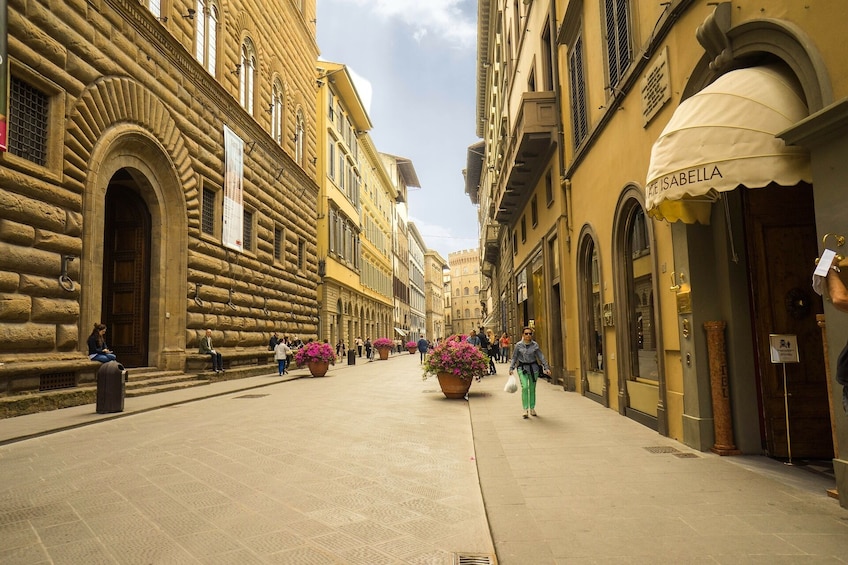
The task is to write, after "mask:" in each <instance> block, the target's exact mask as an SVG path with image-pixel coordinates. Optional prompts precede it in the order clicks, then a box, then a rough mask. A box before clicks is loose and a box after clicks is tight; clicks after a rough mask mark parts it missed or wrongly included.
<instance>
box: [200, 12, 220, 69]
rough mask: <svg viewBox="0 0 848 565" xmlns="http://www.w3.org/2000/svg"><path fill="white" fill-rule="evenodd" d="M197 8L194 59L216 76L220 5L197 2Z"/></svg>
mask: <svg viewBox="0 0 848 565" xmlns="http://www.w3.org/2000/svg"><path fill="white" fill-rule="evenodd" d="M196 6H197V7H196V8H195V14H194V23H195V38H194V40H195V44H194V57H195V58H196V59H197V60H198V61H199V62H200V64H201V65H203V68H204V69H206V71H207V72H208V73H209V74H210V75H212V76H215V65H216V63H217V53H218V44H217V42H218V12H219V9H218V4H217V3H215V2H207V1H206V0H197V4H196Z"/></svg>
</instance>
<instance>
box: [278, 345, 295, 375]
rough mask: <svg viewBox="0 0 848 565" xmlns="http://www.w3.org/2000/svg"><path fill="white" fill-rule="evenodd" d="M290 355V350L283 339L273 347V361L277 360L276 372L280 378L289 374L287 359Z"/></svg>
mask: <svg viewBox="0 0 848 565" xmlns="http://www.w3.org/2000/svg"><path fill="white" fill-rule="evenodd" d="M291 353H292V350H291V348H290V347H289V344H288V343H286V340H284V339H281V340H280V341H278V342H277V345H275V346H274V359H276V360H277V371H278V372H279V373H280V376H283V375H284V374H286V373H288V372H289V371H288V359H289V356H290V355H291Z"/></svg>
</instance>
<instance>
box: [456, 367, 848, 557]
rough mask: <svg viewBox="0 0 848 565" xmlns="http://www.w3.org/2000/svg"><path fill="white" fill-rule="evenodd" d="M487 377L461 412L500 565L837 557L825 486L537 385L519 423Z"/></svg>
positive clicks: (838, 530)
mask: <svg viewBox="0 0 848 565" xmlns="http://www.w3.org/2000/svg"><path fill="white" fill-rule="evenodd" d="M498 371H499V372H500V373H502V374H500V375H497V376H494V377H487V378H485V379H483V382H482V383H480V384H475V386H473V387H472V391H473V392H474V394H473V395H472V398H471V402H470V409H471V421H472V424H473V427H474V445H475V449H476V451H477V465H478V472H479V474H480V483H481V488H482V491H483V499H484V503H485V506H486V512H487V515H488V518H489V524H490V528H491V532H492V537H493V539H494V541H495V547H496V551H497V556H498V560H499V563H500V565H516V564H520V565H524V564H536V563H539V564H542V563H545V564H547V563H556V564H566V563H568V564H576V563H628V564H630V563H644V564H655V563H675V564H676V563H712V564H714V563H728V564H730V563H764V564H765V563H768V564H774V563H846V562H848V510H845V509H843V508H841V507H840V506H839V503H838V502H837V501H836V500H834V499H832V498H829V497H828V496H827V495H826V493H825V490H826V489H827V488H833V486H834V484H833V481H832V479H828V478H827V477H823V476H821V475H817V474H814V473H812V472H811V471H809V470H805V469H804V468H802V467H787V466H785V465H783V464H781V463H779V462H776V461H773V460H771V459H768V458H766V457H755V456H752V457H719V456H718V455H715V454H713V453H701V452H696V451H694V450H691V449H689V448H687V447H686V446H685V445H683V444H681V443H678V442H676V441H674V440H671V439H668V438H664V437H662V436H660V435H658V434H657V433H656V432H654V431H653V430H650V429H649V428H646V427H644V426H642V425H640V424H638V423H636V422H634V421H633V420H630V419H628V418H625V417H623V416H620V415H619V414H618V413H616V412H615V411H612V410H609V409H606V408H603V407H602V406H600V405H599V404H597V403H595V402H594V401H592V400H589V399H587V398H585V397H583V396H580V395H578V394H576V393H569V392H564V391H563V390H562V388H561V387H555V386H552V385H550V384H548V383H547V382H545V381H540V382H539V383H538V388H537V406H536V410H537V412H538V414H539V416H538V417H536V418H533V417H531V418H530V419H528V420H524V419H522V417H521V412H522V411H521V396H520V392H518V393H516V394H507V393H505V392H503V385H504V383H505V382H506V375H505V373H506V372H507V371H506V365H498Z"/></svg>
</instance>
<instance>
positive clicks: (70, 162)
mask: <svg viewBox="0 0 848 565" xmlns="http://www.w3.org/2000/svg"><path fill="white" fill-rule="evenodd" d="M162 6H163V7H164V9H165V11H163V12H160V13H153V12H151V10H150V9H148V7H147V5H146V4H139V3H138V2H129V1H126V0H88V1H74V0H70V1H68V2H63V3H62V4H61V9H56V6H55V5H53V4H52V3H48V2H40V1H33V0H12V1H10V2H9V3H8V45H9V67H10V84H11V95H10V112H9V118H10V121H9V141H10V143H9V151H8V152H6V153H3V154H2V155H0V185H2V187H3V189H2V190H0V362H2V363H3V365H2V367H0V379H2V384H3V386H2V389H3V390H6V391H14V390H24V389H38V388H40V387H41V388H43V385H44V383H45V382H49V381H50V380H51V379H53V380H55V379H57V378H58V379H59V380H63V379H64V381H69V380H70V381H74V382H76V381H79V380H80V379H85V378H88V377H90V376H91V375H92V374H93V371H94V368H93V367H92V364H91V363H90V362H89V361H88V359H87V350H86V338H87V336H88V334H89V333H90V331H91V328H92V327H93V325H94V324H95V323H96V322H103V323H106V324H107V325H108V326H109V330H108V333H107V335H106V339H107V342H108V343H109V345H110V346H112V349H113V350H115V351H116V353H117V354H118V357H119V359H120V360H121V361H122V362H123V363H124V365H126V366H128V367H133V366H147V367H158V368H160V369H182V368H183V367H184V366H185V363H186V358H187V355H190V354H193V353H195V352H196V350H197V345H198V341H199V337H200V336H201V335H202V333H203V332H204V329H205V328H211V329H212V330H213V340H214V343H215V345H216V347H217V348H220V349H222V351H223V352H224V355H225V358H226V357H227V356H228V354H229V355H230V357H231V358H233V357H235V356H237V353H238V352H239V351H242V350H249V349H252V348H260V347H263V346H264V344H266V343H267V340H268V336H269V334H270V332H271V331H272V330H278V331H281V332H285V333H290V334H297V335H299V336H302V337H309V336H315V335H316V330H317V320H318V318H317V309H316V287H317V282H318V276H317V261H316V251H315V249H316V227H315V226H316V220H315V210H316V203H317V202H316V200H317V194H318V191H317V187H316V184H315V181H314V176H315V173H314V171H315V163H316V160H315V115H316V112H315V89H316V86H315V64H316V60H317V53H318V48H317V45H316V41H315V2H314V0H306V1H303V2H282V3H276V4H275V9H274V10H273V11H269V10H268V7H267V6H266V5H265V4H264V3H263V2H255V1H251V0H247V1H240V0H236V1H234V2H228V3H226V4H223V3H218V2H215V1H210V2H206V1H203V0H201V1H199V2H197V3H193V2H182V1H174V2H168V3H162ZM57 375H58V376H57Z"/></svg>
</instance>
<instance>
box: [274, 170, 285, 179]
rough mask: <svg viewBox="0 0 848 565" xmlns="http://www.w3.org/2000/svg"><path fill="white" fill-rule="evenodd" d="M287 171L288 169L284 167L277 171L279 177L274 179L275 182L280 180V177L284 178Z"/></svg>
mask: <svg viewBox="0 0 848 565" xmlns="http://www.w3.org/2000/svg"><path fill="white" fill-rule="evenodd" d="M285 170H286V169H285V168H284V167H280V170H279V171H277V176H275V177H274V180H280V177H281V176H283V173H284V172H285Z"/></svg>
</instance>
